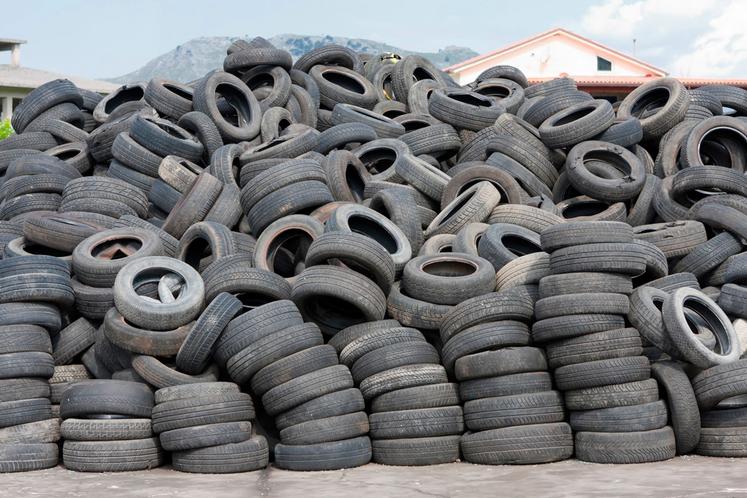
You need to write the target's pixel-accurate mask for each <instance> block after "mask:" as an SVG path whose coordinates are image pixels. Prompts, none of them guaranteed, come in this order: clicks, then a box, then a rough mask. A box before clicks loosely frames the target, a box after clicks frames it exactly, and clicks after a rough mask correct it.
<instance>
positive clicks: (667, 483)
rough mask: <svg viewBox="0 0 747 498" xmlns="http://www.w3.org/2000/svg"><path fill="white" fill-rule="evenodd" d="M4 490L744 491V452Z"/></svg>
mask: <svg viewBox="0 0 747 498" xmlns="http://www.w3.org/2000/svg"><path fill="white" fill-rule="evenodd" d="M0 496H2V497H6V496H7V497H27V496H34V497H39V496H41V497H46V496H50V497H51V496H53V497H55V498H60V497H65V496H76V497H77V496H81V497H86V498H88V497H91V498H99V497H104V498H116V497H127V498H134V497H144V496H155V497H169V496H178V497H179V498H190V497H200V498H203V497H210V498H212V497H257V496H270V497H275V496H291V497H302V498H314V497H324V498H332V497H345V498H380V497H397V498H399V497H402V498H405V497H406V498H411V497H462V496H466V497H470V498H471V497H478V496H490V497H500V498H504V497H513V496H516V497H528V496H542V497H579V496H615V497H623V496H636V497H638V498H642V497H659V496H665V497H703V496H723V497H731V496H747V459H744V460H740V459H727V458H708V457H697V456H686V457H678V458H675V459H673V460H669V461H666V462H659V463H652V464H641V465H597V464H588V463H583V462H578V461H575V460H567V461H564V462H558V463H553V464H547V465H532V466H502V467H490V466H482V465H472V464H468V463H454V464H447V465H436V466H431V467H409V468H408V467H386V466H382V465H375V464H369V465H366V466H365V467H360V468H356V469H349V470H342V471H334V472H288V471H283V470H278V469H275V468H269V469H266V470H263V471H259V472H250V473H245V474H228V475H199V474H184V473H180V472H175V471H173V470H170V469H168V468H159V469H155V470H152V471H147V472H125V473H109V474H85V473H78V472H71V471H68V470H65V469H64V468H62V467H57V468H55V469H49V470H42V471H37V472H28V473H22V474H5V475H0Z"/></svg>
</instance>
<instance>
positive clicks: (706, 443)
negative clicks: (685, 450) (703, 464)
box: [695, 427, 747, 457]
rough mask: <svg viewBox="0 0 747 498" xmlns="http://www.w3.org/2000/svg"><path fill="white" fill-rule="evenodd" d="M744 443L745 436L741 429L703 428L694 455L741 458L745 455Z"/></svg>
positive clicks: (746, 440)
mask: <svg viewBox="0 0 747 498" xmlns="http://www.w3.org/2000/svg"><path fill="white" fill-rule="evenodd" d="M746 443H747V435H746V434H745V431H744V428H743V427H719V428H710V427H704V428H703V429H702V430H701V433H700V441H699V442H698V446H697V447H696V448H695V453H697V454H698V455H706V456H718V457H743V456H745V455H747V451H746V450H745V448H746V446H745V444H746Z"/></svg>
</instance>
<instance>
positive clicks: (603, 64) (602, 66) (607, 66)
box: [597, 56, 612, 71]
mask: <svg viewBox="0 0 747 498" xmlns="http://www.w3.org/2000/svg"><path fill="white" fill-rule="evenodd" d="M597 71H612V62H611V61H608V60H607V59H603V58H601V57H599V56H597Z"/></svg>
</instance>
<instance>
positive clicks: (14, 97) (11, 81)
mask: <svg viewBox="0 0 747 498" xmlns="http://www.w3.org/2000/svg"><path fill="white" fill-rule="evenodd" d="M24 43H26V41H25V40H15V39H10V38H0V55H2V53H3V52H10V60H9V63H8V64H0V104H1V106H0V110H1V111H2V112H1V113H0V120H4V119H10V117H11V116H12V115H13V109H15V108H16V107H17V106H18V104H20V103H21V100H22V99H23V97H25V96H26V95H28V93H29V92H30V91H31V90H33V89H34V88H36V87H38V86H40V85H42V84H43V83H46V82H48V81H51V80H54V79H58V78H66V79H69V80H70V81H72V82H73V83H75V85H77V86H78V88H83V89H85V90H91V91H94V92H98V93H101V94H107V93H110V92H112V91H114V90H115V89H116V88H117V87H118V86H119V85H116V84H114V83H109V82H106V81H98V80H89V79H86V78H77V77H75V76H66V75H62V74H56V73H51V72H49V71H42V70H39V69H32V68H27V67H23V66H21V45H23V44H24Z"/></svg>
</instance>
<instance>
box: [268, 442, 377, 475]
mask: <svg viewBox="0 0 747 498" xmlns="http://www.w3.org/2000/svg"><path fill="white" fill-rule="evenodd" d="M370 460H371V440H370V439H369V438H368V436H361V437H357V438H353V439H344V440H342V441H334V442H330V443H318V444H310V445H297V446H296V445H286V444H278V445H276V446H275V465H277V466H278V467H279V468H281V469H286V470H307V471H308V470H338V469H343V468H352V467H358V466H361V465H365V464H367V463H368V462H369V461H370Z"/></svg>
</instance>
